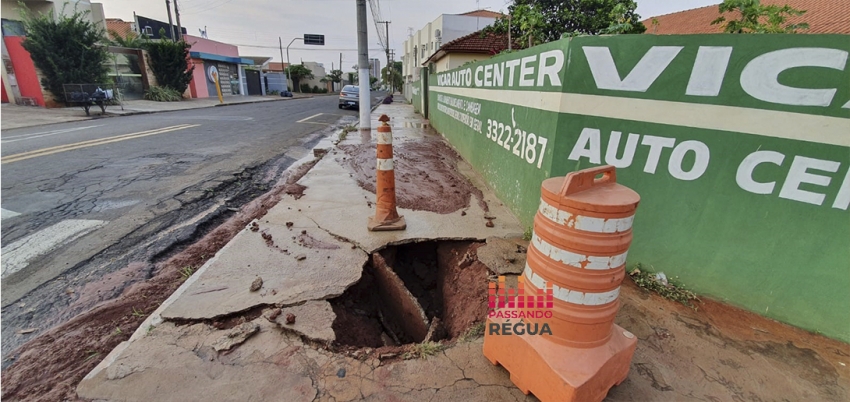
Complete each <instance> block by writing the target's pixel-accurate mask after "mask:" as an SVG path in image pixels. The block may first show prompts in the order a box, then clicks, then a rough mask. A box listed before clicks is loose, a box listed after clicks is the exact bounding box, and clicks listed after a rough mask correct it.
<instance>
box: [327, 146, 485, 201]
mask: <svg viewBox="0 0 850 402" xmlns="http://www.w3.org/2000/svg"><path fill="white" fill-rule="evenodd" d="M339 148H340V149H341V150H342V151H343V152H345V155H346V156H345V157H337V159H336V160H337V162H340V163H341V164H342V165H343V166H345V167H346V168H347V169H348V170H349V171H350V172H352V174H353V175H354V178H355V179H356V180H357V184H358V185H359V186H360V187H362V188H363V189H365V190H367V191H370V192H372V193H374V192H375V180H376V179H375V166H376V165H375V155H376V149H375V144H359V145H340V146H339ZM393 148H394V150H395V152H394V156H393V165H394V170H395V187H396V198H397V202H398V206H399V207H401V208H407V209H414V210H421V211H431V212H436V213H439V214H448V213H452V212H455V211H457V210H460V209H464V208H467V207H469V203H470V198H471V197H472V196H475V198H476V199H477V201H478V205H480V206H481V208H482V209H484V211H487V210H488V208H487V203H486V202H484V195H483V194H482V193H481V190H479V189H478V188H476V187H475V186H474V185H472V183H471V182H470V181H469V179H468V178H466V177H465V176H464V175H463V174H461V173H460V172H458V170H457V163H458V161H460V156H459V155H458V154H457V152H455V151H454V150H453V149H451V148H450V147H449V146H448V145H446V143H445V142H443V141H440V140H437V139H427V140H422V141H417V142H409V143H400V144H393Z"/></svg>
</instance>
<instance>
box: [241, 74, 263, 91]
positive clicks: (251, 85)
mask: <svg viewBox="0 0 850 402" xmlns="http://www.w3.org/2000/svg"><path fill="white" fill-rule="evenodd" d="M245 81H246V82H247V84H248V95H262V94H263V89H262V87H261V86H260V72H259V71H257V70H245Z"/></svg>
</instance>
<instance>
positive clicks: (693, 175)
mask: <svg viewBox="0 0 850 402" xmlns="http://www.w3.org/2000/svg"><path fill="white" fill-rule="evenodd" d="M688 151H690V152H693V153H694V156H695V158H694V166H693V167H692V168H691V170H690V171H688V172H686V171H684V170H683V169H682V160H683V159H684V158H685V154H687V153H688ZM710 158H711V155H710V152H709V150H708V146H706V145H705V144H703V143H702V142H699V141H694V140H689V141H682V142H680V143H679V145H676V148H674V149H673V152H672V153H671V154H670V161H669V162H667V170H668V171H670V175H671V176H673V177H675V178H677V179H679V180H696V179H699V178H700V176H702V174H703V173H705V170H706V169H707V168H708V161H709V159H710Z"/></svg>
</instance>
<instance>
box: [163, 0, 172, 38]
mask: <svg viewBox="0 0 850 402" xmlns="http://www.w3.org/2000/svg"><path fill="white" fill-rule="evenodd" d="M165 9H166V10H168V28H170V29H171V40H172V41H173V40H174V22H172V21H171V1H169V0H165Z"/></svg>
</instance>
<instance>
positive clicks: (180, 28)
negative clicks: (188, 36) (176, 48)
mask: <svg viewBox="0 0 850 402" xmlns="http://www.w3.org/2000/svg"><path fill="white" fill-rule="evenodd" d="M174 16H175V17H177V37H178V38H180V40H183V26H182V25H180V9H179V8H178V7H177V0H174Z"/></svg>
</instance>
